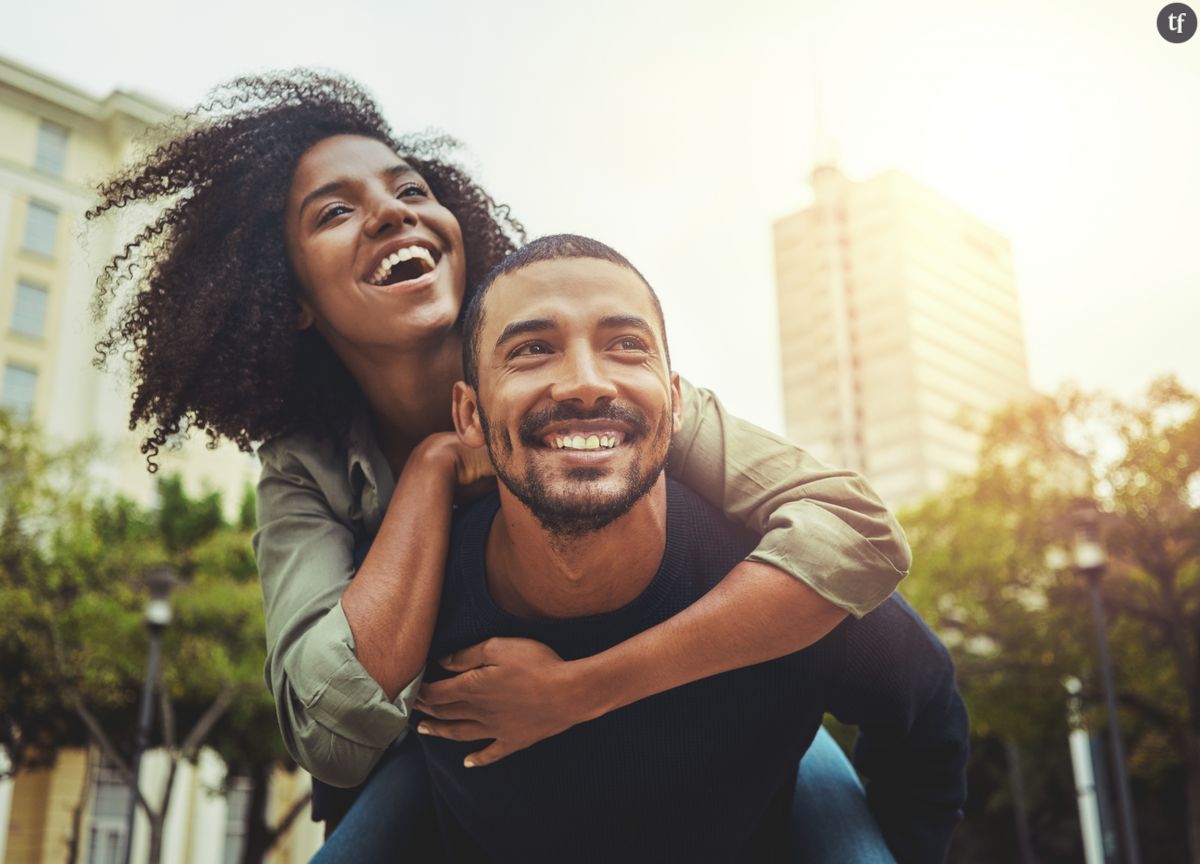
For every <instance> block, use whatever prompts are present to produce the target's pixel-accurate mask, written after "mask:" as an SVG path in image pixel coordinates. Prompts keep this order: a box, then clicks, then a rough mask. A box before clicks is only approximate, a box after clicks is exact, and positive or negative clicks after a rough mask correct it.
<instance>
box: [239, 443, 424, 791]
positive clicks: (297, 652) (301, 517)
mask: <svg viewBox="0 0 1200 864" xmlns="http://www.w3.org/2000/svg"><path fill="white" fill-rule="evenodd" d="M307 455H309V454H307V453H305V452H304V451H301V452H296V451H295V450H289V449H287V448H283V447H275V446H272V445H266V446H264V447H263V448H262V450H261V451H260V453H259V456H260V459H261V461H262V475H261V477H260V479H259V483H258V497H257V506H258V531H257V532H256V533H255V535H254V555H255V559H256V561H257V563H258V571H259V577H260V580H261V582H262V589H263V605H264V610H265V613H266V626H267V663H266V670H265V675H266V679H267V685H268V686H269V687H270V689H271V693H272V694H273V696H274V698H275V708H276V713H277V714H278V717H279V726H280V730H281V731H282V733H283V739H284V742H285V744H286V745H287V748H288V752H290V753H291V754H292V756H293V758H295V759H296V761H297V762H299V763H300V764H301V765H302V766H303V767H304V768H306V769H307V770H308V771H309V772H310V773H312V775H313V776H315V777H317V778H319V779H320V780H323V781H324V782H326V783H328V784H330V785H333V786H354V785H357V784H358V783H360V782H362V780H363V779H364V778H365V777H366V776H367V774H368V773H369V772H370V770H371V768H372V767H374V765H375V763H376V761H377V760H378V759H379V757H380V756H381V755H382V753H383V751H384V750H386V749H387V747H388V746H389V745H390V744H391V743H392V742H393V741H395V740H396V739H397V738H398V737H400V736H402V735H403V734H404V733H405V731H406V729H407V726H408V717H409V708H410V705H411V702H412V700H413V699H414V698H415V695H416V690H417V688H418V686H419V685H420V678H419V677H418V678H417V680H415V681H413V682H412V683H410V684H409V685H408V686H407V687H405V688H404V690H403V691H402V692H401V693H400V695H399V696H398V697H397V698H396V699H395V700H394V701H392V700H389V699H388V698H387V695H386V694H385V693H384V691H383V688H381V687H380V686H379V684H378V683H377V682H376V681H375V679H373V678H372V677H371V676H370V675H369V674H368V673H367V671H366V670H365V669H364V668H363V667H362V664H361V663H359V662H358V658H357V657H356V655H355V651H354V635H353V633H352V632H351V630H350V625H349V623H348V622H347V620H346V615H345V613H344V612H343V610H342V604H341V597H342V593H343V592H344V591H345V590H346V587H347V586H348V585H349V583H350V579H351V577H352V576H353V573H354V542H355V541H354V534H353V531H352V530H351V526H350V525H349V524H348V523H347V522H345V521H344V520H342V519H339V518H338V516H337V515H336V514H335V511H334V508H333V507H332V506H331V504H330V501H329V497H328V496H329V493H330V486H331V485H332V486H336V485H337V478H321V479H322V480H324V481H325V482H323V483H322V482H320V481H318V479H317V478H316V477H315V476H314V473H316V474H320V473H321V472H322V470H324V469H323V466H322V465H321V463H320V460H319V459H309V458H306V456H307ZM341 483H342V484H343V485H345V486H346V487H347V489H346V493H347V495H348V494H349V493H348V484H346V482H345V481H344V480H342V481H341Z"/></svg>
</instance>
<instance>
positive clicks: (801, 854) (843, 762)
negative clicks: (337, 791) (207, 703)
mask: <svg viewBox="0 0 1200 864" xmlns="http://www.w3.org/2000/svg"><path fill="white" fill-rule="evenodd" d="M788 842H789V850H788V851H789V854H788V858H789V859H790V860H792V861H796V862H806V864H847V862H854V864H895V859H894V858H893V857H892V855H891V853H890V852H889V851H888V848H887V845H886V844H885V843H884V842H883V835H882V834H880V833H879V826H878V825H876V824H875V819H874V817H873V816H872V815H871V811H870V810H868V809H867V798H866V795H865V794H864V792H863V788H862V785H861V784H860V783H859V781H858V775H857V774H855V773H854V769H853V768H852V767H851V766H850V762H849V761H848V760H847V759H846V756H845V754H844V753H842V748H840V747H839V746H838V745H837V742H836V741H834V740H833V738H832V737H831V736H830V735H829V733H827V732H826V731H825V730H824V729H822V730H820V731H819V732H818V733H817V737H816V740H814V741H813V744H812V746H811V747H810V748H809V749H808V752H807V753H805V754H804V759H802V760H801V762H800V770H799V772H798V773H797V775H796V797H795V800H794V801H793V803H792V819H791V824H790V825H789V827H788ZM442 860H443V859H442V857H441V853H440V849H439V844H438V837H437V817H436V814H435V813H434V809H433V796H432V792H431V790H430V788H429V776H428V774H427V773H426V771H425V759H424V756H423V754H422V753H421V748H420V746H419V743H418V742H417V736H416V735H409V736H407V737H406V738H405V740H403V741H401V742H400V743H398V744H395V745H393V746H392V747H391V749H389V750H388V751H387V753H385V754H384V757H383V759H382V760H381V761H380V763H379V765H377V766H376V767H375V770H374V771H373V772H372V773H371V776H370V777H369V778H368V779H367V782H366V783H365V784H364V785H363V787H362V788H361V790H360V792H359V794H358V798H357V799H356V800H355V802H354V805H353V806H352V807H351V808H350V809H349V810H348V811H347V813H346V816H345V818H344V819H342V821H341V823H339V824H338V827H337V830H335V831H334V832H333V834H331V835H330V837H329V839H328V840H326V841H325V845H324V846H322V847H321V849H320V850H319V851H318V852H317V854H316V855H315V856H314V857H313V859H312V861H313V864H340V862H354V864H370V862H375V861H421V862H429V864H436V862H440V861H442Z"/></svg>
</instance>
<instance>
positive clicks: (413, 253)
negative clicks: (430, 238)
mask: <svg viewBox="0 0 1200 864" xmlns="http://www.w3.org/2000/svg"><path fill="white" fill-rule="evenodd" d="M414 259H415V260H417V261H419V262H420V263H421V266H422V268H423V269H424V270H425V272H426V273H428V272H429V271H430V270H432V269H433V268H434V267H435V266H436V263H435V262H434V260H433V253H432V252H430V251H429V250H428V249H426V248H425V247H424V246H405V247H404V248H402V249H397V250H396V251H395V252H393V253H392V254H391V255H389V256H388V257H386V258H384V259H383V260H382V261H380V262H379V267H378V268H377V269H376V270H375V273H374V274H373V275H372V276H371V281H372V282H375V283H376V284H379V283H381V282H383V280H384V279H386V278H387V277H388V274H389V273H391V272H392V268H393V267H395V266H396V265H397V264H399V263H400V262H401V261H412V260H414Z"/></svg>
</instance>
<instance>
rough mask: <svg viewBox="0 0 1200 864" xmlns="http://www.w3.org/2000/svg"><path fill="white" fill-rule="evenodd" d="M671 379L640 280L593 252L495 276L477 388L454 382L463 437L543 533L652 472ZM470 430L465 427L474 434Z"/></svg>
mask: <svg viewBox="0 0 1200 864" xmlns="http://www.w3.org/2000/svg"><path fill="white" fill-rule="evenodd" d="M679 401H680V397H679V379H678V376H675V375H672V374H671V372H670V370H669V369H668V368H667V360H666V347H665V344H664V340H663V334H662V332H661V329H660V325H659V320H658V315H657V313H656V311H655V307H654V304H653V301H652V300H651V298H650V292H649V289H648V288H647V287H646V285H645V283H643V282H642V280H641V279H640V278H639V277H638V275H637V274H636V273H634V272H633V271H631V270H629V269H628V268H625V267H622V266H620V265H617V264H613V263H611V262H609V261H603V260H599V259H594V258H565V259H559V260H554V261H542V262H538V263H535V264H531V265H529V266H527V267H524V268H522V269H520V270H517V271H515V272H513V273H509V274H505V275H503V276H501V277H499V278H498V279H497V280H496V281H495V283H494V284H493V285H492V287H491V290H490V291H489V293H488V295H487V297H486V300H485V303H484V319H483V326H482V329H481V331H480V336H479V391H478V394H474V393H472V392H471V391H470V388H468V387H466V386H465V385H462V386H460V387H459V388H458V389H456V396H455V413H456V420H457V422H458V425H459V430H460V432H462V433H464V434H463V437H464V440H466V441H468V443H475V444H476V445H477V446H478V444H481V443H486V445H487V448H488V453H489V455H490V456H491V459H492V463H493V465H494V466H495V468H496V474H497V476H498V477H499V478H500V480H501V481H502V482H503V483H504V485H505V486H506V487H507V488H508V489H509V490H510V491H511V492H512V493H513V494H514V495H515V496H516V497H517V498H518V499H519V500H520V501H521V502H522V503H524V504H525V505H526V506H527V507H528V508H529V509H530V510H531V511H532V512H533V513H534V515H535V516H537V518H538V519H539V520H540V521H541V523H542V525H543V526H544V527H546V528H547V529H548V530H550V531H553V532H554V533H557V534H563V535H578V534H581V533H583V532H586V531H594V530H597V529H599V528H602V527H604V526H605V525H607V524H608V523H610V522H612V521H613V520H614V519H616V518H617V517H619V516H621V515H622V514H624V513H625V512H627V511H628V510H629V509H630V508H631V507H633V505H634V504H635V503H637V501H638V500H639V499H640V498H641V497H642V496H643V495H645V494H646V492H648V491H649V490H650V489H651V488H652V487H653V486H654V484H655V482H656V481H657V480H658V477H659V475H660V474H661V473H662V469H663V466H664V465H665V464H666V458H667V449H668V447H669V445H670V441H671V435H672V433H673V432H674V431H675V430H676V429H677V428H678V425H679V413H678V410H679ZM472 430H474V431H472Z"/></svg>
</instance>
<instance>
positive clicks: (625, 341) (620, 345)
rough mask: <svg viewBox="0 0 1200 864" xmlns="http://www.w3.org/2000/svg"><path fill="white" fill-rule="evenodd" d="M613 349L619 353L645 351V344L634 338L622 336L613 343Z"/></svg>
mask: <svg viewBox="0 0 1200 864" xmlns="http://www.w3.org/2000/svg"><path fill="white" fill-rule="evenodd" d="M613 347H614V348H617V349H618V350H620V351H645V350H647V349H646V343H645V342H643V341H642V340H641V339H639V338H638V337H636V336H622V337H621V338H620V339H618V340H617V341H616V342H614V343H613Z"/></svg>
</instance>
